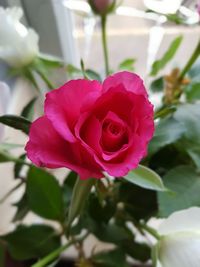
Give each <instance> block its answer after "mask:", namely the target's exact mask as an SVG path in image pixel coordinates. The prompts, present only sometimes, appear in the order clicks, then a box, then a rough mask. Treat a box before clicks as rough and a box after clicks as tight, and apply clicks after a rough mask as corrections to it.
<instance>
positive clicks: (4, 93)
mask: <svg viewBox="0 0 200 267" xmlns="http://www.w3.org/2000/svg"><path fill="white" fill-rule="evenodd" d="M9 97H10V89H9V87H8V86H7V84H5V83H3V82H0V115H2V114H4V113H5V112H6V110H7V108H8V107H7V105H8V101H9ZM3 132H4V126H3V124H0V141H1V139H2V137H3Z"/></svg>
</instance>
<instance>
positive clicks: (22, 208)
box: [12, 193, 30, 222]
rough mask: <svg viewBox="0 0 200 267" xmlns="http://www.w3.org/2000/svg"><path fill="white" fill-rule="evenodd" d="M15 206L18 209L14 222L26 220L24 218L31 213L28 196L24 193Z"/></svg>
mask: <svg viewBox="0 0 200 267" xmlns="http://www.w3.org/2000/svg"><path fill="white" fill-rule="evenodd" d="M14 206H15V207H16V208H17V211H16V213H15V216H14V217H13V219H12V221H13V222H17V221H21V220H23V219H24V217H25V216H26V215H27V214H28V212H29V211H30V209H29V207H28V201H27V195H26V193H24V195H23V196H22V198H21V199H20V200H19V201H18V202H17V203H15V204H14Z"/></svg>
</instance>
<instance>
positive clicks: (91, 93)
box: [45, 79, 101, 142]
mask: <svg viewBox="0 0 200 267" xmlns="http://www.w3.org/2000/svg"><path fill="white" fill-rule="evenodd" d="M100 93H101V84H100V83H99V82H98V81H88V80H81V79H80V80H73V81H69V82H67V83H66V84H64V85H63V86H62V87H61V88H59V89H57V90H54V91H51V92H49V93H48V94H47V95H46V100H45V114H46V116H47V118H48V119H49V120H50V121H51V122H52V124H53V126H54V128H55V129H56V130H57V131H58V132H59V133H60V134H61V135H62V136H63V138H65V139H66V140H68V141H71V142H75V141H76V138H75V137H74V126H75V124H76V121H77V120H78V118H79V116H80V112H81V107H82V106H84V108H85V109H86V108H89V107H90V106H91V105H93V104H94V102H95V101H96V99H97V98H98V97H99V95H100Z"/></svg>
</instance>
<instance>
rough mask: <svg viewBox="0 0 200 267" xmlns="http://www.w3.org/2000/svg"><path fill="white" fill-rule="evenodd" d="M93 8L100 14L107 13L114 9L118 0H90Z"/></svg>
mask: <svg viewBox="0 0 200 267" xmlns="http://www.w3.org/2000/svg"><path fill="white" fill-rule="evenodd" d="M88 2H89V4H90V6H91V8H92V10H93V11H94V12H95V13H96V14H98V15H105V14H107V13H110V12H112V11H113V10H114V8H115V4H116V0H88Z"/></svg>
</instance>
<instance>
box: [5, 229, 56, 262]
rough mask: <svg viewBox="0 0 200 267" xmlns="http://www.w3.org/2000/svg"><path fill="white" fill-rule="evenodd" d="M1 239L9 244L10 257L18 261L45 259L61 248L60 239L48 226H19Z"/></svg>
mask: <svg viewBox="0 0 200 267" xmlns="http://www.w3.org/2000/svg"><path fill="white" fill-rule="evenodd" d="M1 239H2V240H4V241H6V242H7V245H8V250H9V253H10V255H11V256H12V257H13V258H14V259H17V260H28V259H33V258H40V257H44V256H46V255H47V254H49V253H50V252H52V251H54V250H55V249H57V248H58V247H60V237H59V236H57V234H56V232H55V231H54V229H53V228H51V227H50V226H47V225H39V224H38V225H31V226H19V227H18V228H17V229H16V230H14V231H13V232H11V233H9V234H7V235H5V236H2V237H1Z"/></svg>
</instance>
